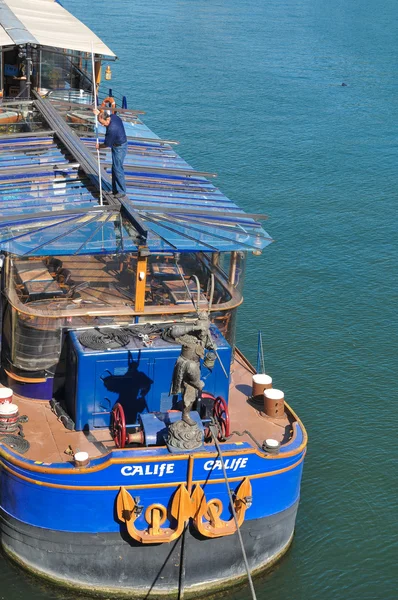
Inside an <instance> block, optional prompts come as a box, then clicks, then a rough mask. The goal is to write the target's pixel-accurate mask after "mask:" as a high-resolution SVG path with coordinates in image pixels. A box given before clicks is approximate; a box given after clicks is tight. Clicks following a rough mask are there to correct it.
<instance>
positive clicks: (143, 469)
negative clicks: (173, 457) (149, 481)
mask: <svg viewBox="0 0 398 600" xmlns="http://www.w3.org/2000/svg"><path fill="white" fill-rule="evenodd" d="M120 472H121V474H122V475H124V476H131V477H134V475H141V476H143V475H157V476H158V477H163V475H164V474H165V473H166V474H167V475H170V474H172V473H174V463H161V464H158V463H155V464H147V465H145V466H142V465H134V466H125V467H122V468H121V469H120Z"/></svg>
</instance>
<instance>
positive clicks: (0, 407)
mask: <svg viewBox="0 0 398 600" xmlns="http://www.w3.org/2000/svg"><path fill="white" fill-rule="evenodd" d="M17 412H18V406H17V405H16V404H11V403H7V404H0V416H3V417H9V416H12V415H15V413H17Z"/></svg>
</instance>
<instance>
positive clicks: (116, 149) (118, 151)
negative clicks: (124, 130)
mask: <svg viewBox="0 0 398 600" xmlns="http://www.w3.org/2000/svg"><path fill="white" fill-rule="evenodd" d="M127 146H128V143H127V142H125V143H124V144H121V145H120V146H112V192H113V193H114V194H125V193H126V180H125V177H124V170H123V163H124V159H125V158H126V154H127Z"/></svg>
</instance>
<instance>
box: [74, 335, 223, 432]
mask: <svg viewBox="0 0 398 600" xmlns="http://www.w3.org/2000/svg"><path fill="white" fill-rule="evenodd" d="M211 332H212V337H213V340H214V341H215V343H216V345H217V351H218V354H219V357H220V359H221V361H222V362H223V365H224V368H225V371H226V372H227V373H229V370H230V369H229V366H230V361H231V347H230V345H229V344H228V342H227V341H226V340H225V339H224V337H223V336H222V335H221V333H220V332H219V331H218V329H217V328H216V327H214V326H212V327H211ZM80 333H81V332H79V331H77V332H76V331H70V332H69V333H68V351H67V367H66V385H65V403H66V408H67V411H68V413H69V415H70V416H71V418H72V419H73V420H74V422H75V428H76V430H78V431H81V430H89V429H95V428H96V427H109V425H110V413H111V410H112V407H113V406H114V405H115V403H116V402H120V403H121V404H122V406H123V408H124V411H125V415H126V422H127V423H128V424H130V425H132V424H134V423H136V422H137V417H138V415H139V414H141V413H147V412H156V411H160V412H165V411H167V410H170V409H172V408H175V404H174V405H173V400H174V402H175V400H176V398H175V397H174V398H173V396H171V395H170V387H171V380H172V375H173V370H174V365H175V362H176V360H177V358H178V356H179V354H180V351H181V346H179V345H178V344H171V343H169V342H167V341H165V340H162V339H161V338H160V337H159V338H156V339H155V340H153V345H152V346H151V347H145V346H144V345H143V343H142V341H141V340H139V339H137V338H132V340H131V342H130V343H129V344H128V345H127V346H125V347H124V348H119V349H116V350H101V351H98V350H91V349H89V348H85V347H84V346H83V345H82V344H81V343H80V342H79V335H80ZM201 372H202V379H204V380H205V388H204V389H205V390H206V391H208V392H210V393H212V394H214V395H215V396H218V395H219V396H223V398H225V399H226V400H227V399H228V390H229V380H228V379H227V377H226V376H225V373H224V371H223V369H222V367H221V365H220V364H219V362H218V361H216V364H215V366H214V369H213V371H212V372H210V371H209V370H208V369H207V368H206V367H203V366H202V369H201Z"/></svg>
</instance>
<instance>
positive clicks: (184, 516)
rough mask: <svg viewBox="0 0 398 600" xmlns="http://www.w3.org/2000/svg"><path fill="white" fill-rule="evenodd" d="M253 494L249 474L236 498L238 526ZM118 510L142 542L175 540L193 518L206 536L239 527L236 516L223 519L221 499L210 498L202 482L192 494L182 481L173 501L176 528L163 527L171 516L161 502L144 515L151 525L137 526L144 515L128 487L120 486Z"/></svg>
mask: <svg viewBox="0 0 398 600" xmlns="http://www.w3.org/2000/svg"><path fill="white" fill-rule="evenodd" d="M251 493H252V487H251V483H250V480H249V479H248V478H247V477H245V479H244V480H243V481H242V483H241V484H240V486H239V488H238V490H237V492H236V495H235V498H234V509H235V513H236V517H237V523H238V527H240V526H241V525H242V523H243V521H244V519H245V514H246V510H247V508H249V498H250V499H251ZM116 510H117V516H118V518H119V520H120V521H121V522H124V523H125V524H126V527H127V531H128V533H129V535H130V536H131V537H132V538H133V539H134V540H136V541H137V542H140V543H141V544H159V543H163V542H172V541H173V540H175V539H177V538H178V537H179V536H180V535H181V534H182V532H183V530H184V526H185V523H186V522H187V520H188V519H190V518H192V520H193V525H194V527H195V528H196V529H197V530H198V531H199V533H201V534H202V535H203V536H204V537H209V538H215V537H221V536H224V535H232V534H233V533H235V531H236V530H237V525H236V522H235V519H234V517H232V518H231V519H230V520H229V521H224V520H223V519H221V513H222V510H223V504H222V502H221V500H219V499H218V498H213V499H211V500H209V501H207V500H206V496H205V493H204V491H203V489H202V488H201V487H200V486H199V485H197V486H196V487H195V489H194V492H193V494H192V496H191V497H190V496H189V493H188V490H187V488H186V486H185V485H184V484H180V486H179V487H178V488H177V490H176V491H175V492H174V494H173V496H172V499H171V504H170V515H171V517H172V518H173V519H174V521H175V522H176V527H175V528H174V529H172V528H171V527H162V525H163V524H164V522H165V521H166V518H167V508H166V507H165V506H163V504H158V503H156V504H151V505H150V506H148V508H147V509H146V510H145V513H144V517H145V520H146V522H147V524H148V526H147V528H146V529H137V527H136V526H135V521H136V519H137V518H138V516H139V515H140V510H139V507H138V505H137V502H136V501H135V500H134V498H133V497H132V496H131V495H130V494H129V492H128V491H127V490H126V488H124V487H121V488H120V491H119V494H118V496H117V499H116Z"/></svg>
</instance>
